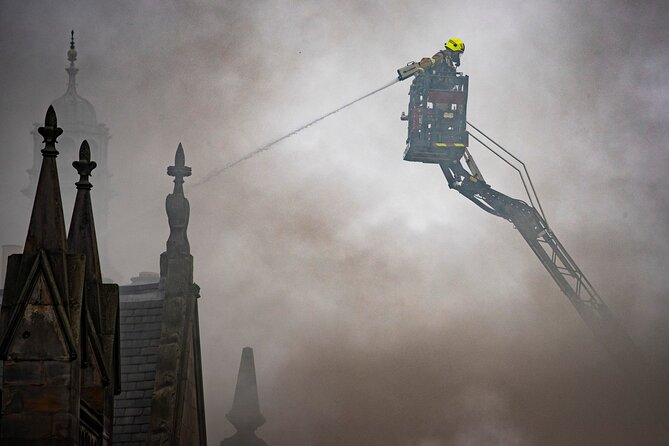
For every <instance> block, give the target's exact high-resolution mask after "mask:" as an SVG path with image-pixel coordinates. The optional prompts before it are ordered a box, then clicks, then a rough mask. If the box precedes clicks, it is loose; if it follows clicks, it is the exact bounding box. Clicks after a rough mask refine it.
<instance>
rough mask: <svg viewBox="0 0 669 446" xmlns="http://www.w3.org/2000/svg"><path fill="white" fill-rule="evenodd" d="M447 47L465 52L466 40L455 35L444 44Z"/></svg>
mask: <svg viewBox="0 0 669 446" xmlns="http://www.w3.org/2000/svg"><path fill="white" fill-rule="evenodd" d="M444 46H445V47H446V48H448V49H449V50H451V51H455V52H458V53H464V52H465V42H463V41H462V40H460V39H458V38H456V37H453V38H452V39H449V40H448V42H446V43H445V44H444Z"/></svg>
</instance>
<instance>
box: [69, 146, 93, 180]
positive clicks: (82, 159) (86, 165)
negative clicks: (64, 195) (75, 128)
mask: <svg viewBox="0 0 669 446" xmlns="http://www.w3.org/2000/svg"><path fill="white" fill-rule="evenodd" d="M72 166H74V168H75V169H77V173H78V174H79V181H77V182H76V183H75V184H76V185H77V189H90V188H92V187H93V185H92V184H91V182H90V181H88V177H90V176H91V172H92V171H93V169H95V168H96V167H97V163H96V162H95V161H91V148H90V146H89V145H88V141H86V140H85V139H84V141H83V142H82V143H81V147H80V148H79V161H74V162H73V163H72Z"/></svg>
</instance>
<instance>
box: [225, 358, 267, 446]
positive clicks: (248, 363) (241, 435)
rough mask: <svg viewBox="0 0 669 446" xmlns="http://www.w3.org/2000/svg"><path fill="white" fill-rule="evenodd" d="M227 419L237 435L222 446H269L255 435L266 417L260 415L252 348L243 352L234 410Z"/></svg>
mask: <svg viewBox="0 0 669 446" xmlns="http://www.w3.org/2000/svg"><path fill="white" fill-rule="evenodd" d="M226 418H227V419H228V420H229V421H230V423H232V425H233V426H235V429H237V433H236V434H235V435H233V436H232V437H230V438H226V439H225V440H223V441H222V442H221V445H222V446H266V445H267V443H265V442H264V441H263V440H261V439H260V438H258V437H256V434H255V431H256V429H258V428H259V427H260V426H262V425H263V424H265V417H264V416H263V415H262V413H260V402H259V401H258V385H257V382H256V368H255V362H254V360H253V349H252V348H251V347H244V349H243V350H242V360H241V363H240V364H239V374H238V375H237V388H236V389H235V397H234V400H233V402H232V410H231V411H230V412H228V413H227V415H226Z"/></svg>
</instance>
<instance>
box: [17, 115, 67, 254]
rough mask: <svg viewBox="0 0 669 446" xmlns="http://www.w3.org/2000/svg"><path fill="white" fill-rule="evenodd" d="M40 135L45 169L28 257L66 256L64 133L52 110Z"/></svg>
mask: <svg viewBox="0 0 669 446" xmlns="http://www.w3.org/2000/svg"><path fill="white" fill-rule="evenodd" d="M38 132H39V134H40V135H42V137H43V138H44V143H45V144H44V148H43V149H42V167H41V169H40V174H39V180H38V182H37V191H36V192H35V202H34V204H33V210H32V215H31V217H30V226H29V227H28V236H27V237H26V243H25V245H24V248H23V253H24V254H35V253H37V252H38V251H39V250H40V249H43V250H45V251H47V252H53V253H55V252H62V253H64V252H65V219H64V218H63V204H62V200H61V196H60V183H59V182H58V168H57V167H56V157H57V156H58V150H56V142H57V141H56V139H57V138H58V137H59V136H60V135H61V134H62V133H63V130H62V129H61V128H59V127H58V123H57V119H56V112H55V111H54V109H53V107H52V106H49V109H48V110H47V112H46V118H45V119H44V127H40V128H39V129H38Z"/></svg>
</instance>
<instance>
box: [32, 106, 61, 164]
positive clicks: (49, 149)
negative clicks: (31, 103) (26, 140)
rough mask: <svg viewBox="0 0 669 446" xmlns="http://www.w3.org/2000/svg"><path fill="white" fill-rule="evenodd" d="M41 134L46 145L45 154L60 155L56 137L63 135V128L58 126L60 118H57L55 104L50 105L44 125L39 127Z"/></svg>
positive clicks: (43, 150)
mask: <svg viewBox="0 0 669 446" xmlns="http://www.w3.org/2000/svg"><path fill="white" fill-rule="evenodd" d="M37 131H38V132H39V134H40V135H42V137H44V141H42V142H44V143H45V146H44V148H43V149H42V155H43V156H53V157H56V156H58V150H56V143H57V142H58V141H56V139H57V138H58V137H59V136H60V135H62V133H63V129H61V128H60V127H58V119H57V118H56V111H55V110H54V109H53V106H51V105H50V106H49V109H48V110H47V111H46V117H45V118H44V127H40V128H39V129H37Z"/></svg>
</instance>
